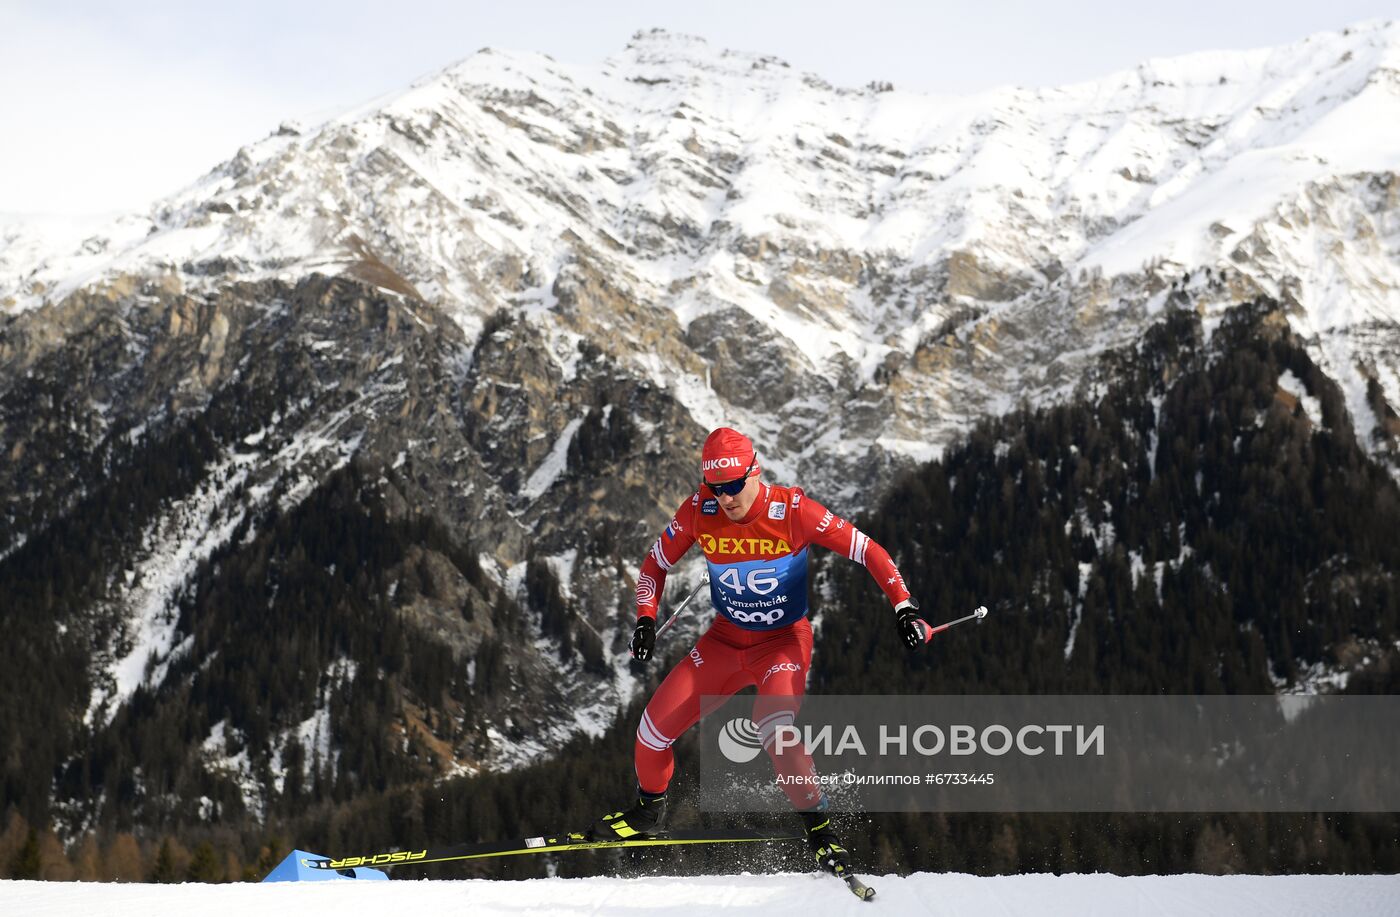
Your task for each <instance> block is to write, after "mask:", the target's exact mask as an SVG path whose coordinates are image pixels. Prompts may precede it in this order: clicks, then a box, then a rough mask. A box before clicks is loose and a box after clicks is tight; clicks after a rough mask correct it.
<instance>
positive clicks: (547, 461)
mask: <svg viewBox="0 0 1400 917" xmlns="http://www.w3.org/2000/svg"><path fill="white" fill-rule="evenodd" d="M582 423H583V419H582V418H580V417H575V418H574V419H573V420H571V421H569V422H568V423H566V424H565V425H564V429H563V430H562V431H560V433H559V438H558V439H556V440H555V441H554V445H553V446H552V447H551V448H550V450H549V454H548V455H546V456H545V457H544V460H543V461H542V462H540V464H539V466H538V467H537V468H536V469H535V470H534V471H533V472H531V473H530V477H529V479H528V480H527V481H526V482H525V486H524V487H522V488H520V495H521V496H522V497H524V498H525V499H527V500H534V499H537V498H538V497H540V496H541V495H543V494H544V492H545V491H547V490H549V488H551V487H553V486H554V482H555V481H556V480H558V479H559V475H561V474H563V473H564V469H565V468H566V467H567V466H568V462H569V444H570V443H572V442H573V441H574V434H575V433H577V432H578V428H579V426H580V425H581V424H582Z"/></svg>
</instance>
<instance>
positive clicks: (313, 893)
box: [0, 873, 1400, 917]
mask: <svg viewBox="0 0 1400 917" xmlns="http://www.w3.org/2000/svg"><path fill="white" fill-rule="evenodd" d="M869 882H870V884H871V886H872V887H873V888H875V889H876V898H875V899H874V901H873V902H868V903H867V902H861V901H858V900H856V898H855V897H854V896H853V895H850V894H849V893H847V892H846V891H845V890H844V889H843V888H842V887H841V886H840V884H839V883H838V882H837V881H836V880H835V879H833V878H830V877H827V876H819V875H799V874H778V875H751V874H743V875H737V876H703V877H697V878H680V877H667V876H653V877H647V878H637V879H620V878H589V879H559V878H549V879H528V880H524V881H515V882H505V881H491V880H485V879H474V880H462V881H444V880H439V881H394V882H355V881H326V882H308V883H266V884H235V885H197V884H184V885H143V884H121V885H115V884H102V883H76V882H34V881H3V882H0V909H3V910H4V911H6V912H7V913H14V914H25V915H27V917H69V915H86V914H103V915H106V917H137V915H140V917H145V915H147V914H168V913H197V914H200V915H201V917H224V915H227V917H247V915H248V914H254V913H255V914H258V915H260V917H312V915H317V914H327V915H329V914H334V915H336V917H360V915H364V917H380V915H383V914H385V913H391V912H392V913H415V914H438V913H444V914H445V913H459V912H463V910H464V909H466V910H467V911H469V912H470V913H472V914H475V915H517V917H520V915H542V917H545V915H547V917H569V915H577V917H594V915H606V914H649V915H676V917H681V915H686V917H688V915H691V914H696V913H715V912H718V913H724V914H732V915H741V914H753V915H761V917H783V915H793V917H810V915H812V914H823V915H825V914H853V915H869V914H871V913H875V912H877V909H878V912H879V913H883V914H899V915H904V914H929V915H935V914H936V915H944V914H958V915H960V917H981V915H996V917H1002V915H1008V914H1034V915H1036V917H1132V915H1144V917H1149V915H1150V917H1158V915H1162V914H1211V915H1214V914H1229V915H1230V917H1332V915H1336V917H1342V915H1345V917H1372V915H1376V917H1380V915H1389V914H1393V913H1394V912H1395V902H1396V901H1397V900H1400V877H1396V876H1366V875H1361V876H1200V875H1176V876H1112V875H1104V874H1097V875H1074V874H1071V875H1062V876H1054V875H1020V876H996V877H991V878H984V877H978V876H970V875H964V874H959V873H944V874H936V873H915V874H913V875H910V876H902V877H901V876H876V877H871V878H870V879H869Z"/></svg>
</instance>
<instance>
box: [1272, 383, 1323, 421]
mask: <svg viewBox="0 0 1400 917" xmlns="http://www.w3.org/2000/svg"><path fill="white" fill-rule="evenodd" d="M1278 387H1279V388H1281V389H1283V390H1284V391H1285V392H1287V393H1288V394H1290V395H1292V396H1293V397H1294V398H1297V399H1298V401H1299V402H1301V404H1302V406H1303V413H1304V414H1305V415H1306V416H1307V418H1308V420H1309V421H1311V422H1312V423H1313V425H1315V426H1318V427H1320V426H1322V402H1321V401H1318V400H1317V399H1316V398H1314V397H1313V396H1312V395H1309V394H1308V389H1307V386H1306V385H1304V384H1303V380H1302V379H1299V378H1298V377H1297V376H1295V375H1293V371H1292V370H1289V369H1285V370H1284V371H1283V375H1281V376H1279V377H1278Z"/></svg>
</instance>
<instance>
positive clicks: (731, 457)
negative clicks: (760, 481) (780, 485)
mask: <svg viewBox="0 0 1400 917" xmlns="http://www.w3.org/2000/svg"><path fill="white" fill-rule="evenodd" d="M757 458H758V456H757V455H756V454H755V453H754V450H753V443H751V442H750V441H749V438H748V437H747V436H745V435H744V434H742V433H740V432H739V431H738V430H733V429H730V428H729V427H720V428H719V429H717V430H715V431H714V432H712V433H711V434H710V435H709V436H707V437H705V448H704V450H703V451H702V452H701V453H700V474H701V476H703V477H704V479H705V480H706V481H709V482H711V483H713V484H718V483H719V482H721V481H732V480H734V479H735V478H737V477H740V476H741V475H743V473H744V469H745V468H748V467H749V465H750V464H752V465H753V470H752V471H750V472H749V474H750V476H752V475H755V474H758V473H759V471H760V470H762V469H760V468H759V467H758V462H757Z"/></svg>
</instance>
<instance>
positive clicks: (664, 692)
mask: <svg viewBox="0 0 1400 917" xmlns="http://www.w3.org/2000/svg"><path fill="white" fill-rule="evenodd" d="M811 662H812V625H811V623H810V622H808V621H807V619H806V618H803V619H802V620H800V621H797V622H795V623H794V624H791V625H789V626H788V627H780V628H778V629H776V630H760V631H756V630H745V629H743V628H742V627H739V626H738V625H737V624H734V623H733V622H731V621H729V620H728V619H727V618H723V617H717V618H716V619H715V622H714V623H713V624H712V625H710V629H709V630H707V631H706V632H705V634H704V636H702V637H701V638H700V640H699V641H698V642H697V643H696V644H695V648H694V649H692V650H691V651H690V655H688V656H687V657H686V658H685V659H682V660H681V661H680V662H679V663H677V664H676V667H675V668H673V669H672V670H671V671H670V673H669V674H668V675H667V676H666V679H665V680H664V681H662V682H661V687H659V688H657V689H656V693H655V694H653V695H652V698H651V700H650V701H649V702H648V703H647V707H646V710H644V711H642V722H641V724H640V725H638V727H637V742H636V746H635V760H636V767H637V785H638V786H640V787H641V788H642V790H643V791H645V792H647V793H661V792H664V791H665V789H666V787H667V786H669V785H670V783H671V775H672V774H674V773H675V769H676V758H675V753H674V752H672V751H671V745H672V743H674V742H675V741H676V739H678V738H680V736H681V733H683V732H685V731H686V730H687V729H689V728H690V727H691V726H693V725H695V723H696V721H697V720H699V719H700V717H702V716H704V715H705V714H707V713H710V712H711V711H712V710H713V709H715V708H716V707H718V706H719V705H720V704H721V703H722V701H723V699H724V698H727V697H729V696H730V695H732V694H734V693H735V692H736V691H738V690H740V689H741V688H745V687H748V686H749V685H756V686H757V687H758V696H757V697H756V698H754V705H753V724H754V726H755V727H756V728H757V729H758V734H759V737H760V739H761V740H762V742H763V748H764V750H765V751H767V752H768V756H769V757H770V758H771V759H772V761H773V767H774V769H775V770H776V771H777V773H778V775H779V776H780V777H783V778H785V779H783V780H782V781H781V783H782V788H783V792H785V793H786V794H787V796H788V799H789V800H790V801H791V802H792V804H793V806H794V807H796V808H798V809H809V808H811V807H813V806H815V805H817V804H818V803H819V802H820V801H821V792H820V790H819V789H818V788H817V786H816V784H815V782H814V781H813V780H812V777H813V776H814V775H815V773H816V770H815V768H814V767H813V766H812V758H811V756H810V755H808V754H807V753H806V750H805V749H803V748H802V747H801V746H798V747H797V748H787V749H786V750H785V751H784V752H783V753H782V754H781V755H779V754H775V753H774V751H773V747H774V733H775V732H776V730H777V728H778V727H779V726H783V725H791V724H792V723H793V721H794V719H795V718H796V716H797V709H798V707H799V705H800V704H801V701H802V694H803V692H804V690H805V689H806V684H807V668H808V666H809V665H810V664H811ZM702 697H707V698H709V706H708V707H707V708H706V709H701V698H702Z"/></svg>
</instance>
